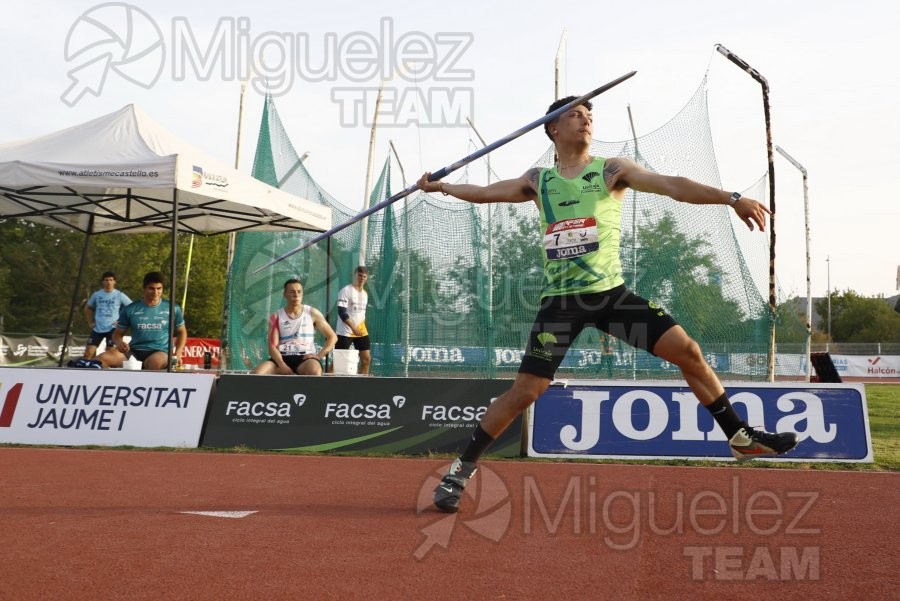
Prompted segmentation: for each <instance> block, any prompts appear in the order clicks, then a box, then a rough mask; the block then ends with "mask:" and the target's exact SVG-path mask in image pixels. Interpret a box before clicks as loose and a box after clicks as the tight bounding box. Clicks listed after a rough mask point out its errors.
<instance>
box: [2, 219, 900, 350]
mask: <svg viewBox="0 0 900 601" xmlns="http://www.w3.org/2000/svg"><path fill="white" fill-rule="evenodd" d="M513 223H515V224H516V225H515V227H514V228H513V229H509V230H506V231H502V232H492V233H486V235H492V236H494V241H495V247H496V248H497V249H502V252H497V253H495V254H494V256H493V266H492V267H493V274H494V277H492V278H487V277H486V273H484V271H485V270H484V268H483V267H482V266H479V265H476V264H474V263H473V262H472V261H470V260H465V259H456V260H455V262H454V264H453V266H452V268H451V269H450V270H449V271H448V272H447V273H446V274H444V275H443V276H442V277H441V278H438V277H437V274H435V273H434V267H433V266H432V265H431V263H430V261H429V260H428V259H427V257H425V256H423V255H420V254H417V253H415V252H413V253H412V257H413V258H412V263H413V267H414V268H413V269H411V271H410V276H411V277H410V282H409V283H408V284H407V283H406V282H405V281H404V277H405V276H404V272H403V271H397V266H396V265H395V264H392V265H390V266H388V265H384V266H382V265H381V263H382V261H384V260H385V259H386V258H387V257H382V256H376V257H375V259H374V260H373V261H372V265H371V268H373V270H374V272H375V273H379V272H381V273H382V277H381V278H376V281H377V280H378V279H380V281H381V283H380V284H378V286H379V288H381V287H382V286H383V287H384V288H385V289H384V290H374V289H373V290H371V291H370V294H371V293H372V292H374V293H375V299H378V298H381V299H393V301H394V304H395V306H393V307H392V309H393V311H397V310H400V305H399V303H397V298H398V297H399V296H400V293H401V291H403V292H404V293H405V289H406V287H407V285H409V286H411V287H412V288H413V289H411V290H410V298H411V304H410V311H411V312H413V313H414V314H415V313H421V312H422V311H423V310H424V312H425V313H429V314H431V315H435V314H436V312H440V311H445V312H446V313H447V315H446V316H444V317H443V318H442V319H444V321H445V322H446V323H452V322H453V320H456V323H458V324H459V325H458V326H454V327H468V328H473V330H474V331H481V332H486V331H488V332H490V334H491V336H492V338H493V339H494V340H495V342H496V343H501V344H505V345H507V346H516V345H517V344H518V342H519V341H520V340H521V339H522V337H523V332H522V327H523V322H524V321H528V322H529V324H530V321H529V320H530V319H531V318H532V317H533V314H532V311H530V310H529V311H527V313H528V315H524V314H523V315H522V316H515V315H513V314H512V313H510V312H507V311H501V312H499V313H498V312H495V314H494V316H493V318H492V319H491V320H490V323H487V322H486V321H485V319H486V318H485V317H484V314H485V312H486V308H485V299H486V298H487V297H488V294H489V290H490V298H492V299H493V300H494V302H495V303H501V302H502V303H509V304H510V305H521V304H522V301H528V302H530V303H534V302H536V300H537V296H538V295H539V290H540V280H541V277H542V269H541V267H540V252H541V251H540V247H539V246H538V245H537V244H536V243H535V240H539V239H540V236H539V232H538V231H537V229H538V228H537V224H536V223H534V222H532V220H519V221H514V222H513ZM642 240H643V241H644V242H643V243H642V244H641V245H639V246H638V248H637V250H636V252H637V255H638V265H652V266H653V268H652V269H642V270H641V272H640V278H639V279H638V286H637V289H638V291H639V292H640V293H641V294H643V295H645V296H648V297H649V298H653V299H657V300H659V301H661V304H662V305H663V306H664V307H666V309H667V310H668V311H669V312H670V313H672V314H673V315H674V316H675V317H676V318H677V319H678V320H679V321H680V322H681V323H682V325H684V327H685V329H687V330H688V332H689V333H690V334H691V335H692V336H694V337H695V338H697V339H698V340H700V341H702V342H704V343H710V342H712V343H715V342H728V341H733V340H741V341H746V342H753V343H755V342H759V341H760V340H763V339H764V338H765V337H766V336H767V332H768V325H769V323H770V319H771V318H770V317H769V316H768V315H756V316H753V315H745V314H744V312H743V310H742V308H741V306H740V304H739V303H738V302H736V301H735V300H733V299H730V298H726V297H725V296H724V295H723V288H722V286H721V277H722V275H721V273H722V270H721V269H720V268H719V266H718V264H717V258H716V256H715V255H714V253H713V252H712V250H711V249H710V248H709V246H708V245H707V244H706V242H705V241H703V240H702V239H696V238H690V237H689V236H687V235H686V234H684V233H683V232H680V231H679V230H678V228H677V227H676V223H675V221H674V220H672V219H671V218H669V217H668V216H663V217H661V218H660V219H659V220H658V221H657V222H656V223H655V224H653V225H652V226H651V227H649V228H647V229H645V230H644V232H643V234H642ZM191 244H193V250H192V253H191V261H190V271H189V272H188V270H187V267H188V251H189V248H190V247H191ZM227 244H228V241H227V236H226V235H216V236H193V237H192V236H191V235H189V234H179V235H178V243H177V272H178V273H177V281H176V282H175V285H174V286H173V285H172V283H171V282H170V281H168V280H169V279H170V277H169V275H170V274H169V271H170V264H171V233H170V232H160V233H158V234H132V235H122V234H99V235H94V236H91V237H90V240H89V241H88V244H87V248H86V252H85V255H84V261H85V262H84V267H83V277H82V281H81V283H80V285H79V287H78V289H77V290H76V289H75V283H76V279H77V275H78V270H79V265H80V262H81V258H82V251H83V249H84V248H85V236H84V235H83V234H81V233H78V232H72V231H69V230H63V229H58V228H52V227H48V226H44V225H41V224H35V223H31V222H25V221H18V220H6V221H4V222H2V223H0V331H3V332H6V333H19V334H46V335H58V334H60V333H62V332H64V330H65V325H66V323H67V320H68V316H69V310H70V307H71V306H72V303H73V300H74V303H75V314H74V322H73V330H72V331H73V332H74V333H81V334H87V333H88V331H89V328H88V325H87V323H86V322H85V320H84V316H83V311H82V309H83V307H84V304H85V302H86V301H87V299H88V297H89V296H90V295H91V293H92V292H94V291H95V290H97V289H98V288H99V287H100V275H101V274H102V273H103V272H104V271H113V272H115V273H116V275H117V280H118V287H119V289H121V290H123V291H124V292H125V293H126V294H128V295H129V296H130V297H131V298H132V299H138V298H140V297H141V281H142V279H143V276H144V274H145V273H147V272H149V271H161V272H162V273H163V274H166V276H167V284H166V296H167V297H169V298H172V299H174V300H175V302H177V303H179V304H182V303H183V302H184V301H185V300H186V302H184V304H185V306H184V314H185V321H186V323H187V327H188V332H189V334H190V335H191V336H197V337H208V338H218V337H220V336H221V334H222V322H223V315H224V297H225V283H226V254H227ZM631 244H632V242H631V241H630V240H629V238H628V236H627V235H625V236H623V249H628V248H629V247H630V245H631ZM623 252H625V251H624V250H623ZM628 252H630V250H628ZM391 263H393V261H391ZM523 266H524V268H523ZM379 267H382V268H381V269H379ZM387 276H390V277H387ZM186 278H187V296H186V297H185V295H184V290H185V279H186ZM439 279H440V280H441V281H443V282H444V284H443V285H442V286H443V290H439V289H440V288H441V285H439V284H438V281H439ZM630 280H631V274H629V273H626V281H630ZM373 285H375V284H373ZM423 286H424V287H425V288H427V289H418V288H421V287H423ZM513 301H514V302H513ZM526 308H528V309H533V307H526ZM815 308H816V311H817V312H818V313H819V314H820V315H823V316H824V315H825V314H826V311H827V299H821V300H819V301H817V302H816V305H815ZM321 309H322V310H325V311H327V310H328V309H329V308H328V307H321ZM371 310H372V309H371V307H370V311H371ZM465 315H470V316H472V319H467V318H463V317H461V316H465ZM370 318H371V319H372V320H373V321H377V320H378V316H376V315H372V316H370ZM805 319H806V318H805V313H804V312H802V311H801V310H800V308H799V307H798V304H797V303H796V301H795V300H789V301H786V302H783V303H781V304H780V305H779V306H778V307H777V310H776V315H775V325H776V335H777V340H778V342H779V343H782V342H804V341H805V339H806V326H805ZM393 325H394V327H399V325H398V324H396V323H395V324H393ZM526 325H528V324H526ZM434 334H435V336H437V337H439V336H440V332H439V331H435V332H434ZM813 341H814V342H869V343H872V342H900V312H898V311H897V310H896V309H895V308H892V307H891V306H890V304H888V303H887V302H885V300H884V299H883V298H878V297H874V298H873V297H863V296H861V295H859V294H857V293H856V292H854V291H853V290H845V291H842V292H835V293H832V296H831V337H830V339H829V338H828V336H827V334H826V333H825V332H821V331H819V332H815V333H814V336H813Z"/></svg>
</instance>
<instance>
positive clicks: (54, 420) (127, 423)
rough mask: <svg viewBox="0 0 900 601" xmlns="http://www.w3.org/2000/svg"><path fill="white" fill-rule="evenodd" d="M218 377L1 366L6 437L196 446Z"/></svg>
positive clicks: (1, 426)
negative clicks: (215, 379) (213, 386)
mask: <svg viewBox="0 0 900 601" xmlns="http://www.w3.org/2000/svg"><path fill="white" fill-rule="evenodd" d="M213 380H214V376H213V375H212V374H201V373H164V372H142V371H122V370H99V369H98V370H93V369H41V368H32V369H19V368H2V369H0V442H6V443H20V444H45V445H66V446H69V445H72V446H76V445H103V446H136V447H196V446H197V445H198V444H199V442H200V432H201V430H202V428H203V418H204V415H205V414H206V407H207V405H208V403H209V395H210V391H211V389H212V385H213Z"/></svg>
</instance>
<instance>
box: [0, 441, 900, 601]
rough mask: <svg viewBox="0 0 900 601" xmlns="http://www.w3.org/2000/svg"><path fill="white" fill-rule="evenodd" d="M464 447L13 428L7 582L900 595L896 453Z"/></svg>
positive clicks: (69, 590)
mask: <svg viewBox="0 0 900 601" xmlns="http://www.w3.org/2000/svg"><path fill="white" fill-rule="evenodd" d="M447 463H449V462H448V461H438V460H433V459H382V458H349V457H330V456H296V455H293V456H289V455H272V454H213V453H196V452H152V451H118V450H75V449H34V448H0V599H2V600H3V601H28V600H41V601H44V600H54V601H56V600H73V601H81V600H85V601H86V600H92V601H96V600H117V599H122V600H129V601H132V600H143V599H146V600H153V601H159V600H180V599H184V600H192V601H196V600H205V599H209V600H216V601H224V600H229V599H240V600H280V599H286V600H287V599H290V600H297V599H316V600H318V599H342V600H344V599H392V600H393V599H410V600H418V599H422V600H429V601H430V600H441V599H467V600H481V599H616V600H630V599H641V600H644V599H666V600H667V601H671V600H673V599H725V598H730V599H772V600H775V599H778V600H784V599H817V600H821V599H841V600H842V601H850V600H855V599H888V598H895V599H896V598H897V597H896V595H897V590H898V584H900V578H898V573H900V562H898V547H900V545H898V540H900V537H898V534H900V526H898V525H900V502H898V501H900V492H898V491H900V486H898V485H900V482H898V475H897V474H896V473H882V472H836V471H813V470H802V469H798V470H782V469H755V468H731V467H722V468H709V467H660V466H645V465H610V464H591V463H546V462H529V461H487V462H484V463H483V464H482V469H481V471H480V473H479V474H478V476H477V477H476V479H475V481H474V483H475V484H473V485H470V487H469V489H468V490H467V491H466V492H467V496H466V497H465V498H464V505H463V510H462V511H461V512H460V513H459V514H456V515H447V514H442V513H438V512H436V511H434V510H432V509H431V508H430V506H429V499H430V495H431V490H432V489H433V487H434V485H435V484H436V482H437V477H438V474H439V473H440V470H442V469H444V467H445V465H446V464H447ZM470 493H471V494H470ZM191 511H201V512H253V513H249V514H247V515H246V516H245V517H220V516H214V515H198V514H192V513H184V512H191ZM221 515H234V516H236V515H240V514H221Z"/></svg>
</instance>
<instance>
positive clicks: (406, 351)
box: [388, 140, 412, 378]
mask: <svg viewBox="0 0 900 601" xmlns="http://www.w3.org/2000/svg"><path fill="white" fill-rule="evenodd" d="M388 143H389V144H390V147H391V152H393V153H394V158H395V159H397V166H398V167H400V178H401V179H402V180H403V187H404V188H406V171H405V170H404V169H403V163H401V162H400V155H399V154H397V149H396V148H394V141H393V140H389V141H388ZM403 248H404V249H405V250H406V261H405V263H406V265H404V271H405V273H406V277H405V278H404V281H405V283H406V285H405V286H404V287H405V288H406V289H405V290H404V291H403V357H404V358H405V361H404V362H403V377H404V378H408V377H409V296H410V281H409V275H410V272H411V270H410V265H409V263H410V260H411V259H412V253H411V252H410V250H409V197H408V196H407V197H406V198H404V199H403Z"/></svg>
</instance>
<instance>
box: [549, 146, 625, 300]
mask: <svg viewBox="0 0 900 601" xmlns="http://www.w3.org/2000/svg"><path fill="white" fill-rule="evenodd" d="M605 164H606V159H603V158H599V157H598V158H595V159H594V160H593V161H591V162H590V163H588V165H587V166H586V167H585V168H584V170H583V171H582V172H581V173H580V174H579V175H578V177H575V178H572V179H565V178H563V177H562V176H560V175H559V173H558V172H557V171H556V169H555V168H551V169H543V170H542V171H541V173H540V176H539V180H538V185H539V190H538V200H539V202H538V206H539V210H540V216H541V231H542V232H544V240H543V246H544V284H543V289H542V291H541V296H542V297H544V296H561V295H566V294H583V293H587V292H603V291H606V290H610V289H612V288H615V287H616V286H619V285H621V284H623V283H624V279H623V278H622V264H621V261H620V260H619V241H620V235H621V218H622V203H621V202H619V201H618V200H616V199H615V198H613V197H612V196H610V194H609V191H608V190H607V189H606V184H605V183H604V181H603V167H604V165H605Z"/></svg>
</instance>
